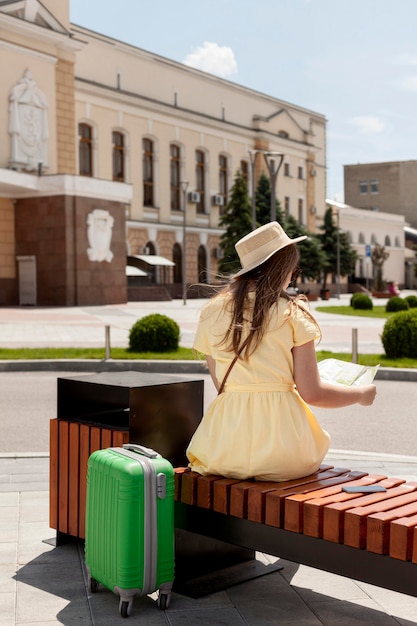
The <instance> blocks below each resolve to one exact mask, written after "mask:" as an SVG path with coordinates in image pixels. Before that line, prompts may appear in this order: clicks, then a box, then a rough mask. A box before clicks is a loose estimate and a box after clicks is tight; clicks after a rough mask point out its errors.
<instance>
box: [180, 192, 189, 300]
mask: <svg viewBox="0 0 417 626" xmlns="http://www.w3.org/2000/svg"><path fill="white" fill-rule="evenodd" d="M180 187H181V191H182V210H183V214H182V255H181V261H182V263H181V274H182V298H183V303H184V304H187V281H186V276H185V272H186V267H187V263H186V254H187V253H186V245H185V236H186V226H187V222H186V209H187V188H188V180H181V181H180Z"/></svg>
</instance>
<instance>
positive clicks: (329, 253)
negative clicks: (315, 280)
mask: <svg viewBox="0 0 417 626" xmlns="http://www.w3.org/2000/svg"><path fill="white" fill-rule="evenodd" d="M319 228H320V230H321V231H322V233H321V234H319V239H320V241H321V245H322V249H323V251H324V252H325V254H326V257H327V261H326V263H325V264H324V265H323V267H322V271H323V280H322V289H326V284H327V278H328V276H329V274H333V275H335V274H336V272H337V248H338V245H337V233H338V231H339V259H340V275H341V276H346V275H347V274H350V273H352V272H353V271H354V268H355V263H356V260H357V258H358V255H357V253H356V250H354V249H353V248H352V246H351V245H350V243H349V239H348V236H347V233H345V232H343V231H341V230H340V228H338V227H337V226H336V225H335V223H334V222H333V212H332V208H331V207H329V208H328V209H327V211H326V212H325V214H324V220H323V224H322V225H321V226H320V227H319Z"/></svg>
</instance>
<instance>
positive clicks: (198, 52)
mask: <svg viewBox="0 0 417 626" xmlns="http://www.w3.org/2000/svg"><path fill="white" fill-rule="evenodd" d="M183 62H184V64H185V65H189V66H190V67H195V68H196V69H198V70H203V72H208V73H209V74H215V75H216V76H220V77H221V78H227V77H228V76H231V75H232V74H236V72H237V71H238V68H237V62H236V59H235V54H234V52H233V50H232V49H231V48H229V47H228V46H219V45H218V44H217V43H213V42H210V41H205V42H204V44H203V45H202V46H198V47H197V48H196V49H195V50H194V51H193V52H191V53H190V54H188V55H187V56H186V57H185V59H184V61H183Z"/></svg>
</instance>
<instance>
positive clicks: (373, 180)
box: [371, 178, 379, 193]
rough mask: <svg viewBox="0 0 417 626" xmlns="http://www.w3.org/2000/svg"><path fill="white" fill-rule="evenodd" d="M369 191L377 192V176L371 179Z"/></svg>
mask: <svg viewBox="0 0 417 626" xmlns="http://www.w3.org/2000/svg"><path fill="white" fill-rule="evenodd" d="M371 193H379V180H378V179H377V178H373V179H372V180H371Z"/></svg>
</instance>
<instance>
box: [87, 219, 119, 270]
mask: <svg viewBox="0 0 417 626" xmlns="http://www.w3.org/2000/svg"><path fill="white" fill-rule="evenodd" d="M87 224H88V228H87V236H88V243H89V244H90V247H89V248H88V250H87V255H88V258H89V259H90V261H107V262H108V263H110V261H111V260H112V258H113V252H112V251H111V250H110V243H111V238H112V231H113V224H114V218H113V217H112V216H111V215H110V213H109V212H108V211H105V210H104V209H94V211H91V213H89V214H88V216H87Z"/></svg>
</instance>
